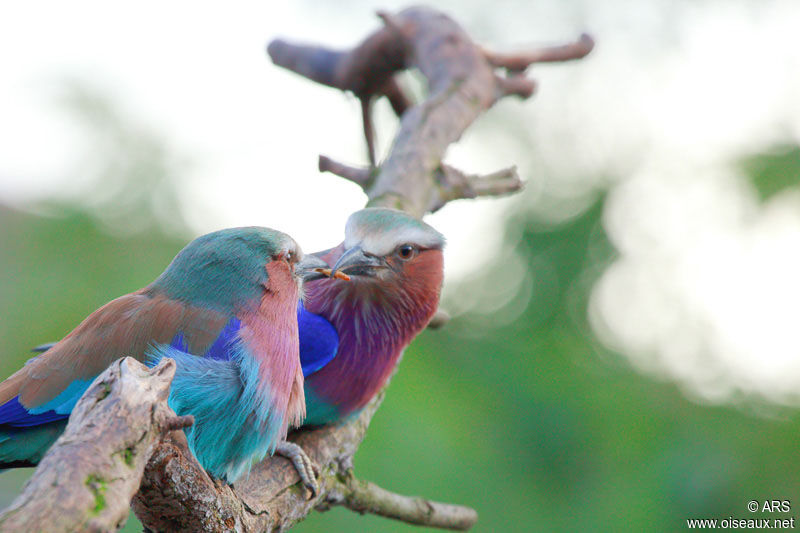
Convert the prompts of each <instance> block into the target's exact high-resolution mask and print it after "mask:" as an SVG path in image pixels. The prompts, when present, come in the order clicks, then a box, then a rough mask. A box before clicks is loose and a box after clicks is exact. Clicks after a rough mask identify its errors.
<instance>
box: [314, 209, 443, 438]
mask: <svg viewBox="0 0 800 533" xmlns="http://www.w3.org/2000/svg"><path fill="white" fill-rule="evenodd" d="M444 243H445V241H444V237H442V235H441V234H440V233H439V232H438V231H436V230H435V229H433V228H432V227H431V226H429V225H428V224H426V223H424V222H422V221H420V220H417V219H415V218H413V217H411V216H409V215H407V214H405V213H403V212H400V211H396V210H393V209H384V208H367V209H363V210H361V211H357V212H356V213H354V214H353V215H351V216H350V218H349V219H348V221H347V224H346V226H345V238H344V242H343V243H342V244H340V245H339V246H337V247H335V248H333V249H331V250H327V251H324V252H319V253H317V254H314V255H317V256H319V257H321V258H322V259H324V260H325V261H326V262H327V263H329V264H330V265H331V266H332V267H333V270H334V271H338V272H342V273H344V274H346V275H348V276H350V281H344V280H342V279H336V278H328V279H318V280H315V281H312V282H310V283H308V284H306V286H305V295H306V296H305V300H304V301H303V302H301V303H300V305H299V306H298V322H299V328H300V329H299V331H300V360H301V363H302V366H303V373H304V374H305V376H306V381H305V393H306V408H307V416H306V419H305V424H306V425H322V424H329V423H332V422H336V421H338V420H341V419H344V418H346V417H348V416H351V415H353V414H355V413H358V412H359V411H360V410H361V409H362V408H363V407H364V406H365V405H366V404H367V402H369V400H370V399H371V398H372V397H373V396H375V394H377V392H378V391H379V390H380V389H381V388H382V387H383V386H384V384H385V383H386V381H387V380H388V379H389V377H390V376H391V375H392V372H393V370H394V368H395V366H396V365H397V362H398V360H399V359H400V356H401V355H402V353H403V350H404V349H405V347H406V346H407V345H408V344H409V343H410V342H411V340H412V339H413V338H414V337H415V336H416V335H417V334H418V333H419V332H420V331H422V329H424V328H425V326H427V324H428V322H429V321H430V319H431V317H432V316H433V314H434V313H435V312H436V309H437V307H438V304H439V293H440V291H441V287H442V280H443V277H444V260H443V254H442V249H443V248H444Z"/></svg>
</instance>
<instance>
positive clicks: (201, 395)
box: [0, 227, 327, 482]
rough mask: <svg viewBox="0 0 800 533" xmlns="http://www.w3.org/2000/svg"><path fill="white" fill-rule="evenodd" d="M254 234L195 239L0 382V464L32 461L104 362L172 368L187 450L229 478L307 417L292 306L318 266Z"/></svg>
mask: <svg viewBox="0 0 800 533" xmlns="http://www.w3.org/2000/svg"><path fill="white" fill-rule="evenodd" d="M325 266H327V265H326V264H324V262H323V261H321V260H319V259H318V258H315V257H313V256H306V257H305V258H304V257H303V254H302V252H301V250H300V248H299V247H298V246H297V244H296V243H295V241H294V240H293V239H292V238H291V237H289V236H288V235H286V234H284V233H281V232H278V231H275V230H271V229H267V228H260V227H249V228H234V229H226V230H222V231H217V232H214V233H210V234H208V235H204V236H202V237H199V238H197V239H195V240H194V241H192V242H191V243H189V245H187V246H186V247H185V248H184V249H183V250H182V251H181V252H179V253H178V255H177V256H175V259H174V260H173V261H172V263H170V265H169V266H168V267H167V269H166V270H165V271H164V272H163V273H162V274H161V275H160V276H159V277H158V278H157V279H156V280H155V281H154V282H153V283H151V284H150V285H148V286H147V287H145V288H143V289H141V290H139V291H136V292H134V293H131V294H127V295H125V296H122V297H120V298H117V299H116V300H113V301H111V302H109V303H108V304H106V305H104V306H103V307H101V308H100V309H98V310H97V311H95V312H94V313H92V314H91V315H89V317H88V318H86V319H85V320H84V321H83V322H82V323H81V324H80V325H79V326H78V327H76V328H75V329H74V330H73V331H72V332H71V333H70V334H69V335H67V336H66V337H64V338H63V339H62V340H61V341H59V342H57V343H56V344H54V345H53V346H52V347H50V348H49V349H48V350H47V351H46V352H45V353H43V354H41V355H39V356H38V357H35V358H34V359H31V360H30V361H28V363H27V364H26V365H25V366H24V367H23V368H22V369H20V370H19V371H18V372H16V373H15V374H14V375H12V376H11V377H9V378H8V379H7V380H5V381H4V382H2V383H0V468H9V467H14V466H31V465H35V464H36V463H37V462H38V461H39V460H40V459H41V457H42V455H43V454H44V453H45V452H46V451H47V449H48V448H49V447H50V445H51V444H52V443H53V442H54V441H55V439H56V438H57V437H58V435H60V434H61V432H62V431H63V428H64V426H65V424H66V420H65V419H66V418H67V417H68V416H69V413H70V412H71V411H72V409H73V407H74V406H75V404H76V402H77V401H78V399H79V398H80V396H81V395H82V394H83V392H84V391H85V390H86V389H87V388H88V386H89V384H90V383H91V381H92V380H93V379H94V378H95V377H96V376H97V375H98V374H99V373H100V372H102V371H103V370H104V369H105V368H106V367H108V366H109V364H111V362H113V361H114V360H116V359H118V358H119V357H122V356H132V357H135V358H137V359H139V360H140V361H143V362H145V363H147V364H150V365H154V364H156V363H157V361H158V360H159V359H160V358H161V357H163V356H168V357H171V358H174V359H175V361H176V363H177V369H176V374H175V378H174V380H173V382H172V387H171V390H170V397H169V403H170V406H171V407H172V408H173V409H174V410H175V411H176V412H177V413H178V414H191V415H194V417H195V423H194V425H193V426H192V427H191V428H188V429H187V430H186V435H187V440H188V442H189V447H190V449H191V450H192V452H193V453H194V455H195V456H196V457H197V459H198V461H199V462H200V464H201V465H202V466H203V467H204V468H205V469H206V470H207V471H208V472H209V473H210V474H212V475H213V476H215V477H217V478H221V479H224V480H227V481H228V482H233V481H235V480H236V479H237V478H238V477H239V476H241V475H242V474H243V473H244V472H247V471H249V468H250V466H251V465H252V464H253V463H254V462H257V461H259V460H261V459H262V458H263V457H264V456H265V455H267V454H269V453H273V451H274V450H275V448H276V446H277V445H278V444H279V443H280V442H281V441H282V440H283V439H285V436H286V432H287V428H288V426H290V425H298V424H300V422H301V421H302V420H303V416H304V414H305V401H304V396H303V374H302V370H301V365H300V359H299V347H298V344H299V343H298V332H297V319H296V309H297V302H298V298H299V295H300V290H301V285H302V281H303V279H311V278H314V277H319V276H320V275H319V274H317V273H316V272H315V268H319V267H325Z"/></svg>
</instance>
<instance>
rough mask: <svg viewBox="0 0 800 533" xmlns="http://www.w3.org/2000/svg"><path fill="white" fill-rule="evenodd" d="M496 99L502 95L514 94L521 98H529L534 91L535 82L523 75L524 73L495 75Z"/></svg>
mask: <svg viewBox="0 0 800 533" xmlns="http://www.w3.org/2000/svg"><path fill="white" fill-rule="evenodd" d="M495 81H496V82H497V88H498V92H497V99H498V100H499V99H500V98H502V97H504V96H511V95H516V96H519V97H520V98H522V99H525V98H530V96H531V95H532V94H533V93H534V92H535V91H536V82H535V81H534V80H530V79H528V78H526V77H525V75H524V74H512V75H511V76H506V77H503V76H497V78H496V80H495Z"/></svg>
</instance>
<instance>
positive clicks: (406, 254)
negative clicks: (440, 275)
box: [397, 244, 417, 261]
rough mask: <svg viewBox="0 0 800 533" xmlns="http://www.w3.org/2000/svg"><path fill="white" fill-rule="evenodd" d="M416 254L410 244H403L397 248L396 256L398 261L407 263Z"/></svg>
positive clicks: (415, 250)
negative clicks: (398, 258)
mask: <svg viewBox="0 0 800 533" xmlns="http://www.w3.org/2000/svg"><path fill="white" fill-rule="evenodd" d="M416 253H417V249H416V248H415V247H414V246H413V245H411V244H403V245H402V246H399V247H398V248H397V255H398V257H400V259H402V260H404V261H408V260H409V259H411V258H412V257H414V255H415V254H416Z"/></svg>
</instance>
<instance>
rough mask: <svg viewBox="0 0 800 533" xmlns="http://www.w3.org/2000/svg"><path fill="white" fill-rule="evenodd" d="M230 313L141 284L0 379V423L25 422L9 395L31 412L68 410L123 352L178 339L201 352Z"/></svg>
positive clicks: (137, 352) (135, 353)
mask: <svg viewBox="0 0 800 533" xmlns="http://www.w3.org/2000/svg"><path fill="white" fill-rule="evenodd" d="M230 319H231V317H229V316H225V315H223V314H221V313H218V312H216V311H211V310H208V309H203V308H198V307H193V306H188V305H186V304H184V303H182V302H179V301H176V300H171V299H169V298H166V297H165V296H163V295H161V294H154V293H152V292H147V291H146V290H143V291H139V292H136V293H133V294H129V295H126V296H123V297H121V298H117V299H116V300H113V301H111V302H109V303H108V304H106V305H104V306H103V307H101V308H100V309H98V310H97V311H95V312H94V313H92V314H91V315H89V317H88V318H86V320H84V321H83V322H82V323H81V324H80V325H79V326H78V327H77V328H75V329H74V330H73V331H72V332H71V333H70V334H69V335H67V336H66V337H64V338H63V339H62V340H61V341H59V342H58V343H56V344H55V345H54V346H53V347H52V348H50V349H49V350H47V351H46V352H45V353H43V354H42V355H40V356H38V357H35V358H34V359H31V360H30V361H29V362H28V363H27V364H26V365H25V366H24V367H23V368H22V369H20V370H19V371H18V372H17V373H15V374H14V375H12V376H11V377H10V378H8V379H7V380H5V381H4V382H3V383H0V424H2V423H10V422H12V421H14V422H16V423H17V424H22V423H24V422H25V421H24V420H20V419H19V416H20V412H19V410H18V409H17V408H16V407H15V406H14V403H13V402H14V401H17V402H18V404H19V406H20V407H21V408H23V410H25V411H28V413H29V414H33V415H47V414H48V413H47V412H48V411H55V413H56V414H68V413H69V412H70V411H71V410H72V407H74V405H75V402H77V400H78V398H80V396H81V395H82V394H83V392H84V391H85V390H86V387H88V385H89V383H91V381H92V380H93V379H94V378H95V377H96V376H97V375H98V374H99V373H100V372H102V371H103V370H105V369H106V368H107V367H108V365H110V364H111V363H112V362H113V361H114V360H116V359H118V358H120V357H123V356H131V357H135V358H136V359H139V360H140V361H144V352H145V349H146V348H147V347H148V346H149V345H150V344H164V343H166V344H168V343H170V342H172V341H174V340H179V341H180V342H182V343H183V344H182V346H185V347H186V349H187V350H188V351H190V352H191V353H196V354H197V353H200V354H202V353H206V351H208V350H209V348H210V347H211V346H212V345H213V344H214V341H215V340H216V339H217V338H218V337H219V336H220V333H221V332H222V331H223V330H224V329H225V328H226V326H227V325H228V324H229V322H230ZM49 416H52V415H49ZM6 420H8V422H6ZM29 422H32V421H29ZM43 422H44V419H42V421H40V422H38V423H43ZM34 425H35V424H34Z"/></svg>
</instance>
